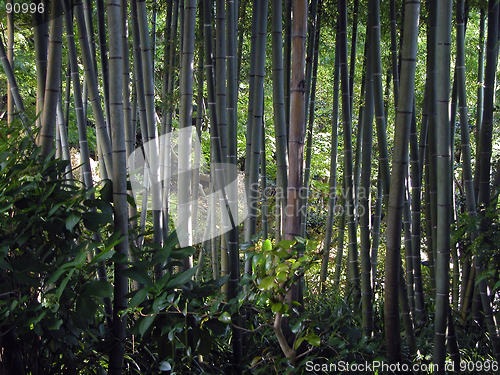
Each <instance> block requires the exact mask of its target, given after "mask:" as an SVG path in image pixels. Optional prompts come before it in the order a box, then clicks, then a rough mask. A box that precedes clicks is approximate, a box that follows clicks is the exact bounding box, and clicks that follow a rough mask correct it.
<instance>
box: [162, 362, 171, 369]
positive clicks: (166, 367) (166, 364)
mask: <svg viewBox="0 0 500 375" xmlns="http://www.w3.org/2000/svg"><path fill="white" fill-rule="evenodd" d="M170 370H172V366H171V365H170V363H168V362H166V361H163V362H162V363H161V364H160V371H170Z"/></svg>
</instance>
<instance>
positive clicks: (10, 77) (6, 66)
mask: <svg viewBox="0 0 500 375" xmlns="http://www.w3.org/2000/svg"><path fill="white" fill-rule="evenodd" d="M0 61H1V62H2V66H3V70H4V73H5V76H6V77H7V81H8V82H9V86H10V92H11V94H12V98H13V99H14V103H15V105H16V108H17V110H18V112H20V114H21V116H20V117H21V121H22V123H23V124H24V126H25V128H26V131H27V132H28V134H31V133H30V129H29V127H28V119H27V117H26V115H25V114H24V104H23V100H22V98H21V95H20V94H19V88H18V87H17V83H16V77H15V75H14V71H13V70H12V67H11V66H10V63H9V60H8V59H7V53H6V52H5V46H4V44H3V40H2V36H1V35H0Z"/></svg>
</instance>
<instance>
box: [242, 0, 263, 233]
mask: <svg viewBox="0 0 500 375" xmlns="http://www.w3.org/2000/svg"><path fill="white" fill-rule="evenodd" d="M254 7H256V10H257V11H258V17H257V21H258V28H257V40H256V48H255V49H256V51H255V52H256V61H255V78H254V79H255V83H254V92H253V112H252V116H253V118H252V137H251V142H252V145H251V154H250V160H249V161H250V176H249V178H250V180H249V185H248V186H249V210H248V217H247V224H246V225H245V238H250V237H251V236H253V235H254V234H255V233H256V228H257V205H258V197H259V185H258V184H259V164H260V163H259V155H260V149H261V144H262V118H263V115H264V108H263V105H264V100H263V97H264V75H265V58H266V35H267V8H268V1H267V0H263V1H259V2H258V3H254Z"/></svg>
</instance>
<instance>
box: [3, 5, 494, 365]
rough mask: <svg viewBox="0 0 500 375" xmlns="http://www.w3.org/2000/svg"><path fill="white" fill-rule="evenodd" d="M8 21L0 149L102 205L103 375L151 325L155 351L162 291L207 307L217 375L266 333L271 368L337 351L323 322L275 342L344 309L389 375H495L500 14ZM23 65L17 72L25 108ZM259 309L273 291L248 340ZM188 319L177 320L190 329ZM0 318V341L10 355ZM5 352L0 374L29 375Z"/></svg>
mask: <svg viewBox="0 0 500 375" xmlns="http://www.w3.org/2000/svg"><path fill="white" fill-rule="evenodd" d="M16 4H18V5H17V6H19V7H16ZM27 5H29V7H27V8H22V7H21V6H20V5H19V3H16V1H12V0H6V1H4V2H2V7H3V8H2V10H1V11H2V12H3V13H0V14H1V15H2V17H3V18H2V33H0V38H1V39H0V42H1V43H0V60H1V62H2V67H3V70H2V71H1V77H2V80H3V82H0V92H1V93H2V95H5V100H3V99H2V101H0V114H1V116H0V124H1V128H0V131H1V132H2V133H5V132H6V131H7V129H9V128H13V127H15V126H20V128H21V129H22V132H23V133H24V134H25V135H26V136H27V137H28V138H31V139H34V140H35V142H36V145H37V146H39V151H38V154H37V155H38V159H37V160H38V162H40V163H42V161H44V162H50V160H54V159H55V160H59V159H61V160H67V161H70V162H69V164H68V163H67V165H66V166H65V172H64V181H66V183H67V184H68V186H69V185H71V186H73V188H75V189H76V188H77V187H78V186H80V187H82V188H84V189H85V191H88V192H89V193H88V195H86V196H87V197H88V199H92V200H94V199H97V200H96V202H98V201H99V202H100V199H102V198H96V192H97V191H101V190H100V189H101V188H102V189H103V190H105V189H107V188H110V189H111V190H110V192H109V197H110V198H109V201H110V202H111V203H112V229H111V231H110V232H109V233H108V234H106V232H105V231H103V230H102V228H96V227H94V226H93V225H86V229H85V230H87V231H89V232H90V238H92V241H94V242H92V243H94V244H97V243H107V244H110V243H111V245H110V246H108V247H106V246H104V247H103V248H105V249H107V250H106V251H109V249H111V248H112V249H113V254H114V255H113V256H112V257H111V255H109V257H108V256H107V255H104V254H101V251H102V249H101V248H100V247H99V246H97V245H95V246H94V245H92V246H94V247H92V246H91V245H89V246H90V250H89V254H90V255H89V259H90V260H89V262H91V263H90V264H93V263H92V261H91V259H92V258H94V257H95V259H99V262H97V261H96V262H95V270H94V271H93V272H94V273H93V274H92V277H93V278H94V279H96V280H98V281H99V282H102V283H103V284H99V285H104V284H106V285H111V286H112V288H113V289H112V292H110V293H109V294H108V295H104V293H103V294H102V295H101V294H94V297H95V296H99V297H102V301H100V302H99V304H102V305H103V306H104V310H103V311H104V313H103V314H104V316H105V319H104V321H105V324H104V326H105V330H107V332H108V333H107V334H106V336H105V337H106V340H107V341H106V342H107V345H108V348H107V349H106V350H105V353H106V355H105V359H102V358H101V359H99V360H100V361H101V362H102V361H104V362H105V363H106V364H105V366H104V367H103V368H105V369H107V372H108V373H109V374H122V373H132V372H131V370H130V369H129V367H127V366H128V365H127V363H129V362H130V361H129V358H130V351H131V345H132V344H130V343H131V342H132V338H134V340H135V337H139V336H140V337H141V339H142V340H143V341H141V342H144V343H146V342H148V340H152V337H154V338H155V339H158V338H157V334H156V333H154V332H156V331H155V327H156V328H158V329H159V330H160V331H161V332H162V333H161V334H158V335H159V336H162V335H163V336H164V337H166V336H167V335H169V336H168V337H169V338H168V340H169V341H172V340H173V338H172V337H173V336H171V335H170V334H169V333H167V332H170V331H169V330H168V328H165V327H168V324H169V323H168V321H167V320H165V319H167V318H166V317H165V316H166V315H168V313H169V311H170V310H169V308H170V307H172V306H174V302H172V301H173V300H169V301H168V302H167V297H166V295H167V294H168V293H173V294H169V295H176V296H177V295H179V293H180V294H182V293H189V291H190V290H191V293H194V291H195V289H192V288H193V285H194V282H195V281H196V282H202V281H210V280H211V282H213V283H215V284H213V285H216V288H215V289H217V290H218V291H219V292H220V293H221V296H222V297H220V298H221V300H220V301H219V304H218V305H217V306H218V307H217V308H210V306H209V304H210V302H207V301H208V300H205V301H204V302H203V304H205V306H208V307H207V309H209V310H210V313H207V315H206V316H209V315H210V319H214V320H215V321H218V322H219V323H220V322H222V323H224V324H226V326H227V327H228V332H230V333H229V334H230V340H229V341H230V344H228V346H227V348H226V350H227V352H228V353H230V355H228V356H227V358H228V359H227V361H228V362H230V367H229V370H228V371H232V372H230V373H242V372H243V373H244V372H245V371H251V370H249V369H251V368H252V366H254V367H255V368H257V367H258V366H257V363H258V361H255V359H253V361H252V358H253V356H252V357H250V354H249V353H250V349H249V348H251V347H252V345H253V344H252V342H253V341H259V339H258V338H257V337H259V335H260V334H261V332H262V329H263V327H266V326H267V327H270V331H271V332H272V333H273V334H274V337H275V340H276V342H277V344H278V345H277V347H278V346H279V350H280V351H281V353H279V355H281V356H283V357H284V358H286V363H287V366H289V367H288V370H287V371H292V369H293V368H295V366H297V368H299V367H300V366H301V364H303V361H304V360H306V359H307V358H308V355H312V354H314V353H315V350H316V351H318V350H321V348H322V347H325V346H326V347H327V349H325V350H329V349H328V348H331V349H332V350H333V352H336V348H335V347H333V348H332V346H333V345H334V344H332V343H331V342H330V341H328V337H327V336H325V335H324V332H323V334H322V333H320V332H319V328H317V327H316V328H315V327H313V326H310V327H306V328H303V329H301V330H299V331H297V329H295V328H293V327H295V325H294V322H295V321H296V320H297V319H298V318H299V319H300V317H301V315H304V314H307V311H308V309H310V308H311V306H308V304H309V303H310V301H309V298H310V297H311V295H314V294H318V295H320V296H322V297H321V298H325V299H328V298H334V297H333V296H336V297H335V298H340V299H341V300H342V301H343V302H342V303H343V304H344V306H345V309H344V310H343V312H342V314H346V311H350V313H351V314H353V315H354V316H356V317H357V318H356V319H358V320H357V322H358V328H359V330H360V332H361V337H362V338H364V339H366V340H371V339H380V340H382V343H383V344H382V346H383V353H382V355H383V356H384V358H385V360H386V361H387V363H389V364H399V363H405V362H412V361H413V362H414V363H420V362H422V361H424V362H425V361H427V362H431V363H432V364H434V365H435V366H436V367H434V370H433V371H434V372H436V373H442V374H444V373H445V370H446V369H447V367H446V366H447V365H448V364H449V363H452V364H454V366H455V369H457V368H459V367H460V364H461V361H463V360H464V358H463V351H461V348H463V346H464V345H471V344H470V343H468V344H465V343H464V342H463V340H465V339H464V337H471V336H472V335H475V336H474V337H477V339H476V341H475V343H476V344H477V345H479V342H480V343H481V345H485V349H483V350H484V351H485V353H486V354H485V356H486V357H487V358H490V359H491V360H492V361H500V340H499V326H498V324H499V322H498V319H499V318H500V316H499V303H498V301H499V300H498V292H499V289H500V279H499V271H500V263H499V256H500V253H499V243H500V238H499V237H498V230H499V228H498V222H499V211H498V194H499V192H500V164H499V163H500V162H499V150H500V149H499V144H498V142H497V139H500V138H498V135H499V130H498V126H497V125H498V118H497V116H496V112H497V108H498V100H497V98H496V89H497V86H496V72H497V66H498V46H499V43H498V41H499V38H500V34H499V27H500V18H499V17H500V3H499V2H497V1H496V0H488V1H473V0H455V1H452V0H439V1H422V2H421V1H419V0H405V1H401V0H387V1H379V0H366V1H359V0H351V1H347V0H337V1H332V0H310V1H306V0H293V1H292V0H269V1H268V0H259V1H248V0H239V1H238V0H226V1H224V0H215V1H213V0H200V1H196V0H168V1H164V2H154V1H153V2H149V1H146V0H131V1H125V0H107V1H104V0H95V1H93V0H72V1H69V0H66V1H63V0H52V1H51V2H48V1H47V2H46V1H44V0H35V1H32V2H31V3H27ZM16 9H17V10H16ZM23 9H26V11H23ZM30 10H31V11H30ZM16 30H17V31H16ZM26 40H28V41H26ZM21 43H29V45H30V46H32V49H33V52H30V53H31V54H32V56H33V61H31V62H28V61H27V60H28V59H29V58H27V57H23V56H24V55H25V54H26V53H27V52H26V51H24V50H23V48H24V47H23V48H20V47H19V46H18V45H19V44H21ZM23 45H24V44H23ZM30 56H31V55H30ZM18 62H19V63H20V64H21V65H22V64H24V66H26V65H27V64H28V65H29V64H31V66H34V70H35V73H30V74H31V75H33V76H32V77H31V78H30V79H31V80H32V81H33V82H35V83H36V84H34V85H33V87H30V88H29V90H28V88H27V86H26V84H23V79H25V77H26V76H27V73H26V71H23V70H22V69H24V68H23V67H21V66H19V64H18ZM72 134H73V137H72ZM0 135H1V134H0ZM2 138H3V136H2ZM70 149H73V150H76V151H77V153H78V155H79V156H78V159H77V160H75V159H72V157H71V153H72V152H74V151H71V150H70ZM94 155H95V159H97V160H98V161H99V164H98V171H97V172H96V171H93V170H92V168H91V163H90V162H91V159H90V158H91V156H94ZM2 158H3V157H2ZM2 160H3V159H2ZM141 163H142V164H141ZM319 164H321V167H320V166H319ZM2 165H3V164H2ZM325 166H326V167H325ZM139 167H143V172H142V174H141V175H140V179H141V180H140V181H139V182H140V184H135V185H134V180H133V178H132V177H133V176H134V173H135V172H136V170H137V168H139ZM3 168H4V167H3V166H2V170H3ZM73 174H74V175H75V178H73V177H72V175H73ZM96 174H97V175H99V177H98V178H96ZM136 182H137V181H136ZM239 182H241V184H239ZM139 185H140V186H141V187H142V188H143V189H142V190H141V192H140V193H137V186H139ZM103 186H104V187H103ZM68 189H69V188H68ZM99 194H100V195H99V197H102V196H103V194H104V193H103V192H102V191H101V193H99ZM134 198H135V200H134ZM6 202H7V201H6ZM101 206H102V203H99V204H97V203H96V205H94V206H92V207H91V208H90V210H91V211H92V212H93V213H94V214H95V215H99V214H102V213H103V212H104V210H103V208H102V207H101ZM2 207H3V206H2ZM243 208H244V209H243ZM9 210H14V206H13V205H12V204H11V205H9V206H8V207H7V206H6V208H5V209H4V208H2V213H4V212H7V213H8V212H11V214H10V215H11V216H12V215H13V214H12V212H13V211H9ZM68 210H69V208H68ZM220 212H222V214H220ZM319 216H321V217H322V218H323V220H322V221H321V222H320V224H317V223H316V224H314V220H315V218H317V217H319ZM82 217H83V216H82ZM95 217H97V216H95ZM69 220H73V218H72V219H69V218H68V219H67V221H66V224H65V225H66V228H68V227H71V228H73V227H74V226H75V225H76V223H77V222H79V221H77V222H75V223H73V221H71V225H70V224H68V222H70V221H69ZM110 220H111V219H110ZM82 223H83V221H82ZM110 224H111V222H110ZM313 224H314V225H316V231H314V230H313V229H311V228H312V227H313ZM318 228H319V229H318ZM111 234H112V235H111ZM127 234H128V235H127ZM110 235H111V238H112V240H113V241H112V242H110V241H111V240H109V241H108V237H109V236H110ZM106 241H108V242H106ZM78 242H79V241H78V240H75V241H74V242H73V244H74V245H75V246H77V245H79V243H78ZM89 243H90V242H89ZM6 246H7V245H6ZM19 246H20V245H19ZM82 246H83V245H82ZM7 248H8V247H7ZM82 248H83V247H82ZM2 249H3V247H2ZM8 249H9V251H11V252H12V251H19V249H17V250H16V248H8ZM2 252H3V250H2ZM2 254H4V253H2ZM145 254H146V255H147V256H148V257H149V258H147V259H146V258H145V256H146V255H145ZM172 254H174V255H175V254H177V255H176V256H174V255H172ZM269 254H271V255H269ZM3 256H4V257H5V259H10V258H9V256H10V255H9V253H8V252H5V254H4V255H3ZM73 257H74V255H73ZM144 259H146V260H147V261H145V260H144ZM173 259H176V260H177V261H173ZM68 261H69V260H68ZM4 262H6V261H5V260H4ZM3 264H4V263H2V264H0V265H1V267H2V272H3V276H2V282H3V280H4V278H6V277H7V276H5V275H8V274H9V272H11V271H9V270H10V269H9V268H3V267H4V266H3ZM141 264H142V266H141ZM259 272H260V274H259ZM61 274H62V273H61ZM68 277H71V274H70V275H69V276H68ZM174 277H175V278H174ZM49 280H52V282H53V283H55V282H57V279H54V278H50V279H49ZM217 280H218V281H217ZM162 283H163V284H162ZM160 284H161V285H162V287H164V288H170V289H169V292H168V293H167V292H165V293H167V294H165V295H162V294H161V293H163V289H161V288H160V289H158V290H161V293H160V292H158V293H157V292H156V291H155V290H156V289H154V288H156V287H157V285H160ZM181 287H182V288H181ZM158 288H159V287H158ZM63 289H64V286H63V287H62V289H61V290H63ZM2 293H4V291H2ZM61 293H62V292H61ZM61 293H59V294H57V293H56V295H58V296H59V297H60V296H61ZM155 293H157V294H155ZM176 293H177V294H176ZM256 293H257V294H258V293H262V294H263V295H264V294H265V293H268V294H267V302H266V303H267V307H268V308H269V309H268V310H269V311H268V312H269V314H268V318H267V323H263V322H262V320H260V321H259V319H260V318H259V314H260V312H259V309H257V308H256V307H255V306H252V301H253V300H255V298H256V297H255V295H256ZM6 295H8V293H7V294H5V293H4V294H1V295H0V302H1V301H2V300H3V299H4V296H6ZM94 297H92V298H94ZM5 298H7V297H5ZM9 298H10V297H9ZM12 298H14V297H12ZM75 298H77V297H76V296H75ZM162 298H163V299H162ZM172 298H173V297H172ZM176 298H177V297H176ZM179 298H180V297H179ZM160 300H161V301H160ZM148 301H155V302H152V306H153V307H154V309H156V310H148V307H147V306H149V305H148V303H149V302H148ZM178 301H179V299H177V302H175V303H178ZM210 301H211V299H210ZM269 301H271V302H269ZM159 306H161V307H159ZM169 306H170V307H169ZM187 306H188V302H186V305H185V309H186V312H185V314H184V312H183V311H181V309H183V308H184V307H182V308H178V309H177V310H176V312H175V314H184V316H185V317H186V321H185V324H186V325H187V326H190V325H192V324H194V323H192V322H191V323H189V322H188V319H187V317H188V315H189V314H188V313H187V311H188V308H187ZM141 309H142V310H141ZM221 309H222V310H221ZM151 311H153V312H151ZM207 311H208V310H207ZM222 311H224V313H222ZM292 311H293V313H292ZM172 314H174V313H173V312H172ZM190 314H195V313H194V312H191V313H190ZM204 316H205V315H204ZM304 316H305V315H304ZM5 319H6V318H5ZM200 319H201V318H200ZM208 320H209V318H206V320H204V321H208ZM306 320H307V319H305V320H301V322H303V321H306ZM257 321H259V322H260V324H261V325H259V324H257V323H256V322H257ZM6 324H7V323H2V328H1V330H2V334H1V335H2V336H3V335H5V338H4V344H2V346H4V347H5V345H7V344H6V343H9V342H10V343H11V344H12V343H14V344H13V345H15V346H17V345H18V344H17V342H18V340H20V339H18V338H17V337H16V336H15V331H16V330H15V329H14V330H12V329H11V328H9V327H10V326H8V325H6ZM301 324H303V323H301ZM201 325H203V323H201ZM134 326H136V328H131V327H134ZM292 326H293V327H292ZM137 327H138V328H137ZM179 327H180V326H179ZM190 327H191V326H190ZM301 327H302V326H301ZM134 329H135V331H134ZM186 329H187V328H186ZM327 331H328V329H327ZM131 332H133V333H131ZM172 332H173V331H172ZM176 332H177V333H175V334H180V333H179V332H180V331H176ZM429 332H430V333H429ZM7 333H9V334H8V335H7ZM13 335H14V336H13ZM209 335H212V336H216V335H217V334H216V333H215V331H210V333H209ZM335 335H337V333H335V332H333V333H332V336H331V337H333V336H335ZM174 336H175V335H174ZM175 337H176V336H175ZM9 340H10V341H9ZM158 340H159V342H161V339H158ZM165 340H166V339H165ZM196 340H201V338H197V336H194V334H186V342H189V343H190V344H186V347H187V346H189V345H191V347H193V348H195V347H196V345H198V349H196V350H201V349H200V347H201V346H202V345H203V344H196V342H195V341H196ZM199 342H200V343H201V342H202V341H199ZM423 342H425V343H426V344H427V347H428V348H431V349H428V348H425V349H424V348H423V347H422V343H423ZM144 343H141V344H138V345H146V344H144ZM328 343H330V344H328ZM159 346H160V345H159ZM134 350H135V349H134ZM193 350H195V349H193ZM429 350H430V351H429ZM424 352H425V353H427V354H426V355H424V354H423V353H424ZM191 354H192V353H191ZM191 354H188V357H189V356H190V355H191ZM2 356H3V360H4V361H6V358H7V357H5V356H11V357H12V358H14V359H15V360H12V361H13V362H12V364H10V365H8V366H10V367H8V368H9V369H10V370H11V371H13V372H12V373H19V374H21V373H23V374H24V373H33V374H35V373H41V372H37V371H38V370H36V368H35V367H30V366H28V368H29V370H26V367H25V366H26V363H27V362H29V361H30V359H26V358H24V362H25V364H24V365H23V360H22V359H20V356H21V357H22V355H21V354H19V353H17V354H16V352H13V353H11V352H10V351H6V352H5V354H3V355H2ZM170 356H171V357H172V354H170ZM260 356H261V355H260V354H258V355H257V357H255V358H260ZM262 356H263V355H262ZM25 357H26V354H25ZM160 357H161V355H160V354H158V355H157V361H158V362H159V363H161V364H162V366H163V368H165V369H166V368H167V367H168V368H170V366H171V365H172V363H171V362H168V361H167V358H170V357H168V355H164V358H160ZM172 358H174V357H172ZM332 358H333V357H332ZM332 360H333V359H332ZM16 361H17V362H16ZM199 362H200V363H203V360H200V361H199ZM495 363H496V362H495ZM16 366H18V367H16ZM165 366H167V367H165ZM200 366H201V365H200ZM245 366H246V367H245ZM16 371H18V372H16ZM89 371H90V370H89ZM151 371H152V370H151ZM301 371H303V368H302V369H301ZM392 372H398V371H397V370H396V371H392ZM179 373H182V372H179ZM186 373H187V372H186ZM190 373H191V372H190ZM193 373H195V372H193ZM206 373H210V372H206Z"/></svg>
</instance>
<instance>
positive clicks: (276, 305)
mask: <svg viewBox="0 0 500 375" xmlns="http://www.w3.org/2000/svg"><path fill="white" fill-rule="evenodd" d="M282 307H283V304H282V303H281V302H276V303H273V305H272V306H271V311H272V312H273V313H275V314H276V313H278V312H280V311H281V308H282Z"/></svg>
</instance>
